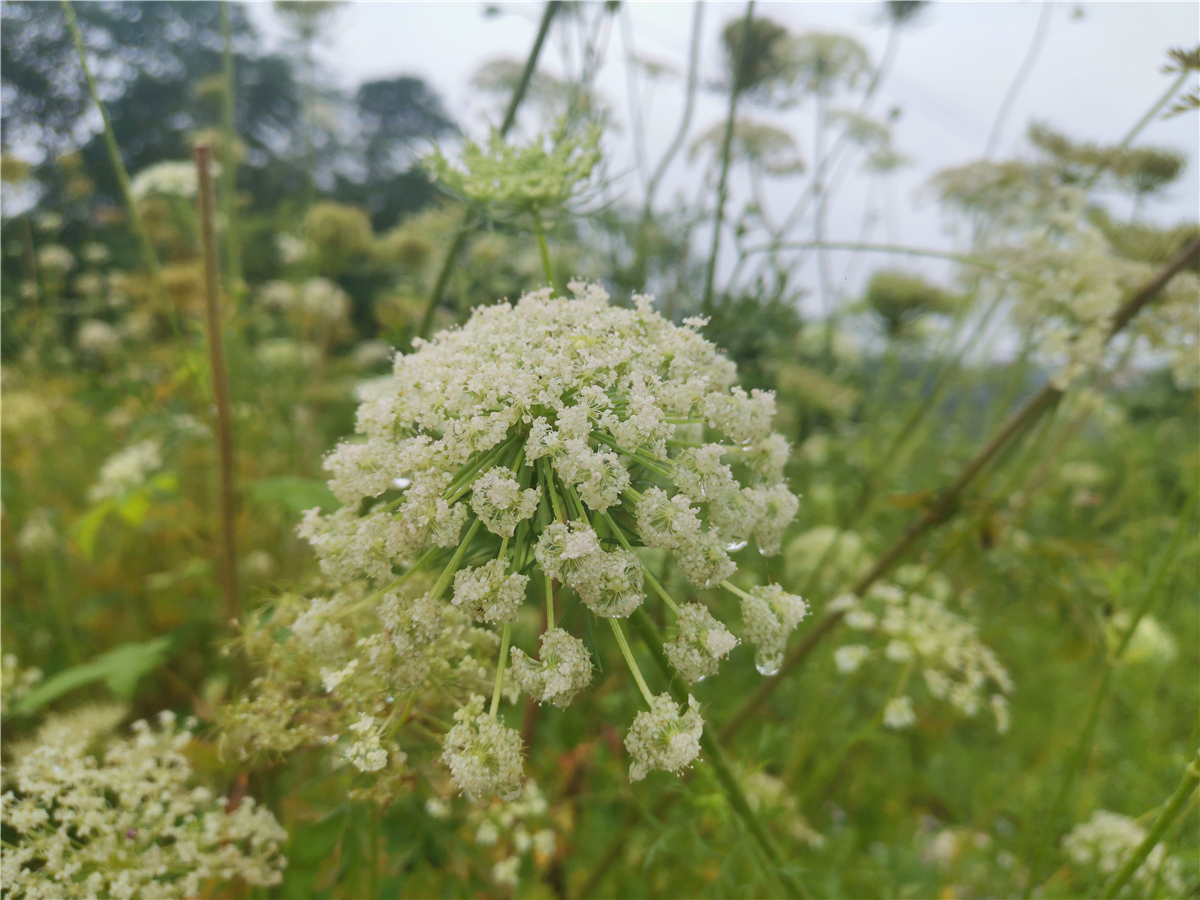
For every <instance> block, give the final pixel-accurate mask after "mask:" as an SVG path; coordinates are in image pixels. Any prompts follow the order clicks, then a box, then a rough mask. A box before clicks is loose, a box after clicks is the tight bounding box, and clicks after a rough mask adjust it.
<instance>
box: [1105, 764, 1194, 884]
mask: <svg viewBox="0 0 1200 900" xmlns="http://www.w3.org/2000/svg"><path fill="white" fill-rule="evenodd" d="M1197 784H1200V753H1197V754H1196V756H1195V758H1194V759H1193V760H1192V761H1191V763H1190V764H1189V765H1188V767H1187V769H1186V770H1184V773H1183V778H1182V779H1180V781H1179V786H1178V787H1177V788H1175V793H1174V794H1172V795H1171V798H1170V799H1169V800H1168V801H1167V806H1166V808H1165V809H1164V810H1163V811H1162V812H1161V813H1160V814H1159V817H1158V818H1157V819H1156V820H1155V821H1154V824H1153V825H1151V826H1150V830H1149V831H1148V832H1147V833H1146V837H1145V838H1144V839H1143V840H1142V842H1141V843H1140V844H1138V846H1137V849H1136V850H1134V851H1133V855H1132V856H1130V857H1129V859H1127V860H1125V865H1123V866H1121V868H1120V870H1119V871H1118V872H1117V874H1116V875H1114V876H1113V878H1112V881H1110V882H1109V883H1108V885H1107V886H1106V887H1105V888H1104V893H1103V894H1101V895H1100V897H1101V900H1112V898H1114V897H1116V896H1117V895H1118V894H1119V893H1121V888H1123V887H1125V885H1126V884H1127V883H1128V881H1129V879H1130V878H1132V877H1133V873H1134V872H1136V871H1137V870H1138V868H1139V867H1140V866H1141V864H1142V863H1144V862H1145V861H1146V857H1147V856H1149V855H1150V851H1151V850H1153V849H1154V847H1155V845H1156V844H1158V842H1159V840H1160V839H1161V838H1162V836H1163V834H1164V833H1165V832H1166V830H1167V829H1168V828H1170V827H1171V825H1172V824H1173V823H1174V822H1175V820H1176V819H1177V818H1179V814H1180V813H1182V812H1183V809H1184V807H1185V806H1186V805H1187V802H1188V800H1189V799H1190V798H1191V796H1192V791H1194V790H1196V785H1197Z"/></svg>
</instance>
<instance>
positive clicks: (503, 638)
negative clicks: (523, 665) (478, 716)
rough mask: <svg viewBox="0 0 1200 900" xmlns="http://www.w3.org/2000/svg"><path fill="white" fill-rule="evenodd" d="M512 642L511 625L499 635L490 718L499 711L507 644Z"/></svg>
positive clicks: (506, 664)
mask: <svg viewBox="0 0 1200 900" xmlns="http://www.w3.org/2000/svg"><path fill="white" fill-rule="evenodd" d="M510 640H512V624H511V623H509V624H507V625H505V626H504V631H503V632H502V633H501V635H500V661H499V662H498V663H496V686H495V687H494V688H493V689H492V712H491V716H492V718H493V719H494V718H496V713H497V712H498V711H499V709H500V692H501V691H503V690H504V672H505V670H506V669H507V668H508V643H509V641H510Z"/></svg>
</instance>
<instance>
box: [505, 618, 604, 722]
mask: <svg viewBox="0 0 1200 900" xmlns="http://www.w3.org/2000/svg"><path fill="white" fill-rule="evenodd" d="M538 649H539V652H538V657H539V659H530V658H529V657H528V656H526V655H525V654H524V653H523V652H522V651H521V649H520V648H519V647H514V648H513V650H512V674H513V678H514V679H516V682H517V684H518V685H519V686H520V688H521V690H523V691H524V692H525V693H527V694H529V696H531V697H533V699H535V700H537V701H538V703H553V704H554V705H555V706H559V707H566V706H569V705H570V703H571V701H572V700H573V699H574V698H575V695H576V694H578V693H579V692H580V691H582V690H583V689H584V688H585V687H587V686H588V683H589V682H590V681H591V680H592V658H591V656H589V655H588V651H587V647H585V646H584V645H583V641H581V640H580V639H579V638H577V637H575V636H574V635H571V634H569V633H568V632H566V631H564V630H563V629H561V628H551V629H550V630H549V631H547V632H546V633H545V634H543V635H542V637H541V640H540V646H539V648H538Z"/></svg>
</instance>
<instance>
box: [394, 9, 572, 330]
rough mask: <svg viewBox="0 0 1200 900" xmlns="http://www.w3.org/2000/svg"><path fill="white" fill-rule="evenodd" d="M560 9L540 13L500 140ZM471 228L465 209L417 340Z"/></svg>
mask: <svg viewBox="0 0 1200 900" xmlns="http://www.w3.org/2000/svg"><path fill="white" fill-rule="evenodd" d="M561 6H562V3H561V0H550V2H548V3H547V4H546V8H545V10H544V11H543V12H542V21H541V24H540V25H538V33H537V37H535V38H534V39H533V47H532V48H531V49H530V51H529V57H528V59H526V60H525V69H524V70H523V71H522V72H521V80H520V81H518V82H517V86H516V88H515V89H514V90H513V95H512V99H511V100H510V101H509V103H508V109H507V110H506V111H505V113H504V121H503V122H502V123H501V125H500V136H501V137H503V136H504V135H506V134H507V133H508V130H509V129H510V128H512V126H513V123H514V122H516V120H517V109H518V108H519V107H520V106H521V101H522V100H524V99H525V93H526V91H528V89H529V82H530V81H531V80H532V78H533V73H534V70H536V69H537V61H538V56H540V55H541V52H542V44H544V43H545V41H546V35H547V34H548V33H549V31H550V23H551V22H552V21H553V20H554V15H555V13H557V12H558V10H559V7H561ZM473 227H474V216H473V215H472V214H471V212H470V210H467V211H465V212H464V213H463V217H462V223H461V224H460V225H459V227H458V230H457V231H456V232H455V233H454V239H453V240H452V241H451V242H450V247H449V248H448V249H447V250H446V258H445V259H444V260H443V261H442V268H441V270H440V271H439V272H438V277H437V280H436V281H435V282H434V284H433V289H432V290H431V291H430V292H429V299H428V300H426V301H425V312H424V313H423V314H422V316H421V323H420V325H419V326H418V327H417V336H418V337H421V338H428V337H429V330H430V328H432V327H433V315H434V313H435V312H436V311H437V308H438V304H439V303H441V302H442V292H443V291H445V289H446V282H448V281H449V280H450V275H451V273H452V272H453V271H454V266H455V264H456V263H457V262H458V254H459V253H461V252H462V249H463V246H464V245H465V244H466V242H467V236H468V235H469V234H470V233H471V229H472V228H473Z"/></svg>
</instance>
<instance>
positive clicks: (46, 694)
mask: <svg viewBox="0 0 1200 900" xmlns="http://www.w3.org/2000/svg"><path fill="white" fill-rule="evenodd" d="M170 651H171V636H170V635H163V636H162V637H158V638H155V639H154V640H152V641H143V642H141V643H130V644H122V645H121V646H119V647H114V648H113V649H112V650H109V651H108V652H106V653H102V654H100V655H99V656H97V657H96V658H95V659H93V660H91V661H89V662H86V663H81V664H80V665H78V666H71V668H69V669H63V671H61V672H59V673H58V674H57V675H54V676H52V677H50V678H48V679H46V681H44V682H42V684H40V685H38V686H37V687H36V688H34V689H33V690H32V691H30V692H29V693H28V694H26V695H25V697H24V698H23V699H22V700H21V702H20V703H18V704H17V705H16V707H14V709H13V711H14V712H15V713H18V714H22V715H23V714H27V713H31V712H34V711H35V710H37V709H40V708H41V707H43V706H45V705H46V704H47V703H49V702H51V701H52V700H57V699H58V698H59V697H61V696H62V695H63V694H66V693H68V692H69V691H73V690H75V688H78V687H82V686H83V685H85V684H91V683H92V682H95V681H103V682H104V685H105V687H107V688H108V689H109V690H110V691H112V692H113V693H114V694H116V695H117V696H118V697H121V698H123V699H125V700H129V699H131V698H132V697H133V692H134V690H135V689H136V688H137V683H138V681H139V680H141V678H142V676H143V675H146V674H147V673H149V672H151V671H153V670H154V669H156V668H158V667H159V666H160V665H162V664H163V663H164V662H165V661H166V659H167V657H168V656H169V655H170Z"/></svg>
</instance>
